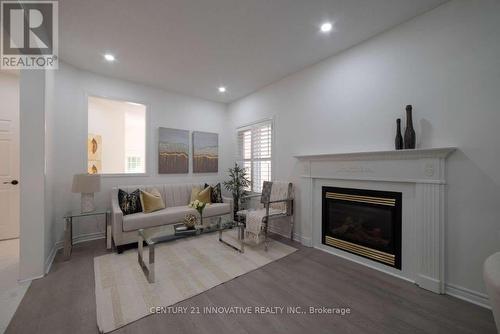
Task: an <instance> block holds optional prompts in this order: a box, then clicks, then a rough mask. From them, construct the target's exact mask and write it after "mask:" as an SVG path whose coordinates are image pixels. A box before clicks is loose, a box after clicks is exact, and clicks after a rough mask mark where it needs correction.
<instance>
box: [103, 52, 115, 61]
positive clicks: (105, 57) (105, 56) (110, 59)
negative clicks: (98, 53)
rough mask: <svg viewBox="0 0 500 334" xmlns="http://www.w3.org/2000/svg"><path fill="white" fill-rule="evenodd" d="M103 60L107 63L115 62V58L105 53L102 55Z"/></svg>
mask: <svg viewBox="0 0 500 334" xmlns="http://www.w3.org/2000/svg"><path fill="white" fill-rule="evenodd" d="M104 59H106V60H107V61H115V60H116V58H115V56H113V55H112V54H111V53H106V54H105V55H104Z"/></svg>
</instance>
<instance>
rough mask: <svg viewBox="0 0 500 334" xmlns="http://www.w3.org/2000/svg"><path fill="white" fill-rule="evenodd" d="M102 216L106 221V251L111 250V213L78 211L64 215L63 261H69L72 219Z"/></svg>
mask: <svg viewBox="0 0 500 334" xmlns="http://www.w3.org/2000/svg"><path fill="white" fill-rule="evenodd" d="M100 215H104V217H105V219H106V231H105V235H106V249H111V224H110V221H111V219H110V216H111V211H109V210H95V211H92V212H80V210H75V211H70V212H68V213H66V215H65V216H64V219H65V220H66V224H65V225H64V259H65V260H69V259H70V258H71V250H72V248H73V218H80V217H89V216H100Z"/></svg>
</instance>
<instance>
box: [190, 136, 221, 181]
mask: <svg viewBox="0 0 500 334" xmlns="http://www.w3.org/2000/svg"><path fill="white" fill-rule="evenodd" d="M218 171H219V135H218V134H217V133H210V132H199V131H195V132H193V172H194V173H217V172H218Z"/></svg>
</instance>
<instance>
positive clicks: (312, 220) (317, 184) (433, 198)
mask: <svg viewBox="0 0 500 334" xmlns="http://www.w3.org/2000/svg"><path fill="white" fill-rule="evenodd" d="M455 150H456V148H454V147H440V148H429V149H415V150H397V151H396V150H391V151H370V152H346V153H326V154H308V155H296V156H295V158H297V159H298V161H299V168H300V176H301V178H300V180H301V181H300V201H299V207H300V220H301V222H303V223H301V229H302V230H301V238H302V240H303V241H302V242H303V243H304V244H305V245H307V246H313V247H316V248H319V249H322V250H324V251H327V252H330V253H333V254H336V255H338V256H342V257H345V258H348V259H350V260H352V261H355V262H358V263H362V264H364V265H367V266H370V267H372V268H375V269H377V270H381V271H384V272H387V273H389V274H392V275H395V276H398V277H401V278H404V279H407V280H410V281H413V282H415V283H416V284H418V285H419V286H420V287H422V288H424V289H427V290H430V291H433V292H436V293H443V292H444V268H445V259H444V225H445V207H446V202H445V195H446V175H445V174H446V168H445V165H446V160H447V158H448V156H450V154H452V153H453V152H454V151H455ZM325 185H328V186H340V187H347V188H359V189H375V190H385V191H399V192H402V194H403V213H402V215H403V218H402V220H403V222H402V224H403V225H402V226H403V235H402V241H403V246H402V247H403V248H402V249H403V251H402V252H403V267H402V270H396V269H393V268H389V267H387V266H383V265H380V264H378V263H373V261H371V260H367V259H364V258H360V257H359V256H357V255H352V254H350V253H346V252H343V251H341V250H338V249H334V248H332V247H329V246H325V245H323V244H322V237H321V229H322V220H321V212H322V199H321V193H322V186H325Z"/></svg>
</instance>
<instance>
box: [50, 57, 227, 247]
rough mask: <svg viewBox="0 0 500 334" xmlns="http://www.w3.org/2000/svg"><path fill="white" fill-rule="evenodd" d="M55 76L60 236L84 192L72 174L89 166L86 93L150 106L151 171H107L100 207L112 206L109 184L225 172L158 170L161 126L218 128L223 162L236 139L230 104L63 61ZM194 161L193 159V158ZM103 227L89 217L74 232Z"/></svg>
mask: <svg viewBox="0 0 500 334" xmlns="http://www.w3.org/2000/svg"><path fill="white" fill-rule="evenodd" d="M55 74H56V76H55V109H54V110H55V124H54V137H55V138H54V141H55V143H56V144H55V157H54V170H55V175H56V176H57V177H56V178H55V184H54V203H55V207H54V212H55V213H54V216H55V220H56V226H57V229H56V236H57V240H62V233H63V219H62V217H63V215H64V213H65V211H67V210H69V209H77V208H79V201H80V195H79V194H72V193H71V182H72V177H73V174H75V173H82V172H86V168H87V167H86V163H87V162H86V161H87V147H86V142H87V95H92V96H101V97H108V98H111V99H118V100H127V101H132V102H137V103H142V104H145V105H146V106H147V107H148V109H147V116H146V117H147V124H146V127H147V145H146V149H147V154H148V156H147V172H148V175H147V176H139V177H137V176H135V177H132V176H125V177H104V178H103V186H102V191H101V192H100V193H98V194H96V204H97V206H98V207H101V208H104V207H109V203H110V195H109V191H110V189H111V187H113V186H116V185H126V184H154V183H169V182H174V183H180V182H191V181H195V180H196V181H200V182H202V181H212V180H218V179H220V178H223V176H224V175H225V173H224V171H223V169H222V168H219V173H218V174H192V172H191V171H192V166H190V173H189V174H186V175H159V174H158V173H157V170H158V167H157V166H158V161H157V160H158V159H157V151H158V144H157V142H158V127H160V126H161V127H171V128H179V129H186V130H191V131H193V130H199V131H208V132H216V133H219V159H220V160H219V161H220V165H221V166H224V165H227V164H228V161H229V160H230V159H231V157H229V156H228V155H227V154H226V152H230V151H229V149H228V148H227V146H228V144H227V143H228V141H229V140H231V139H232V137H230V136H229V134H228V133H227V131H226V122H227V117H226V106H225V105H224V104H220V103H215V102H209V101H206V100H202V99H197V98H191V97H187V96H183V95H179V94H174V93H170V92H167V91H164V90H160V89H156V88H151V87H147V86H143V85H140V84H134V83H131V82H126V81H122V80H115V79H111V78H107V77H104V76H100V75H96V74H93V73H90V72H86V71H81V70H79V69H76V68H74V67H72V66H70V65H68V64H65V63H62V64H61V63H60V66H59V70H58V71H56V73H55ZM190 164H191V162H190ZM103 231H104V223H103V220H102V219H93V218H86V219H82V220H80V221H78V222H76V223H75V226H74V230H73V232H74V235H75V236H78V235H80V236H81V235H86V236H89V234H90V236H91V235H92V234H93V233H99V232H103Z"/></svg>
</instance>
